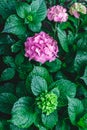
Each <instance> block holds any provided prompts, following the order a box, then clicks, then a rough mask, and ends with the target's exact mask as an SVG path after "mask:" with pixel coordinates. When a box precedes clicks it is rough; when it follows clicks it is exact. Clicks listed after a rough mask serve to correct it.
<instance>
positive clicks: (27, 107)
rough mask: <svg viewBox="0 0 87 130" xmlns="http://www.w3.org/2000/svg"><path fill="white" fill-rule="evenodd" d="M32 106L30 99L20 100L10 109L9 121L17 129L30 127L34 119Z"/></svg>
mask: <svg viewBox="0 0 87 130" xmlns="http://www.w3.org/2000/svg"><path fill="white" fill-rule="evenodd" d="M32 105H33V100H32V98H30V97H22V98H20V99H19V100H18V101H17V102H16V103H15V104H14V106H13V108H12V118H11V120H10V121H11V122H12V123H13V124H14V125H16V126H18V127H19V128H28V127H29V126H31V125H32V124H33V122H34V120H35V118H36V116H35V113H34V111H33V107H32Z"/></svg>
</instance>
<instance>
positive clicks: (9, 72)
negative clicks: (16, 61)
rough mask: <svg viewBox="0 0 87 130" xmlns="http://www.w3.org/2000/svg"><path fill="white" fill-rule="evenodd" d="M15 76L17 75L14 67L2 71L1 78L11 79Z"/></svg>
mask: <svg viewBox="0 0 87 130" xmlns="http://www.w3.org/2000/svg"><path fill="white" fill-rule="evenodd" d="M14 76H15V70H14V68H7V69H5V70H4V71H3V72H2V74H1V77H0V80H1V81H7V80H11V79H12V78H13V77H14Z"/></svg>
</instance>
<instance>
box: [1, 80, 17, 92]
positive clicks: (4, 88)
mask: <svg viewBox="0 0 87 130" xmlns="http://www.w3.org/2000/svg"><path fill="white" fill-rule="evenodd" d="M0 93H15V86H14V84H13V83H10V82H7V83H4V84H3V85H0Z"/></svg>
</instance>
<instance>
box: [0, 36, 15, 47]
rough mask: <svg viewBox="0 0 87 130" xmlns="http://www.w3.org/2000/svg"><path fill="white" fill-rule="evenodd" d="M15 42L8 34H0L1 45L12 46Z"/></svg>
mask: <svg viewBox="0 0 87 130" xmlns="http://www.w3.org/2000/svg"><path fill="white" fill-rule="evenodd" d="M14 42H15V40H14V39H12V37H11V36H10V35H8V34H0V45H12V44H14Z"/></svg>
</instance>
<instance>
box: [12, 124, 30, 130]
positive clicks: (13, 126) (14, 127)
mask: <svg viewBox="0 0 87 130" xmlns="http://www.w3.org/2000/svg"><path fill="white" fill-rule="evenodd" d="M10 130H29V129H22V128H19V127H17V126H15V125H13V124H10Z"/></svg>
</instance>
